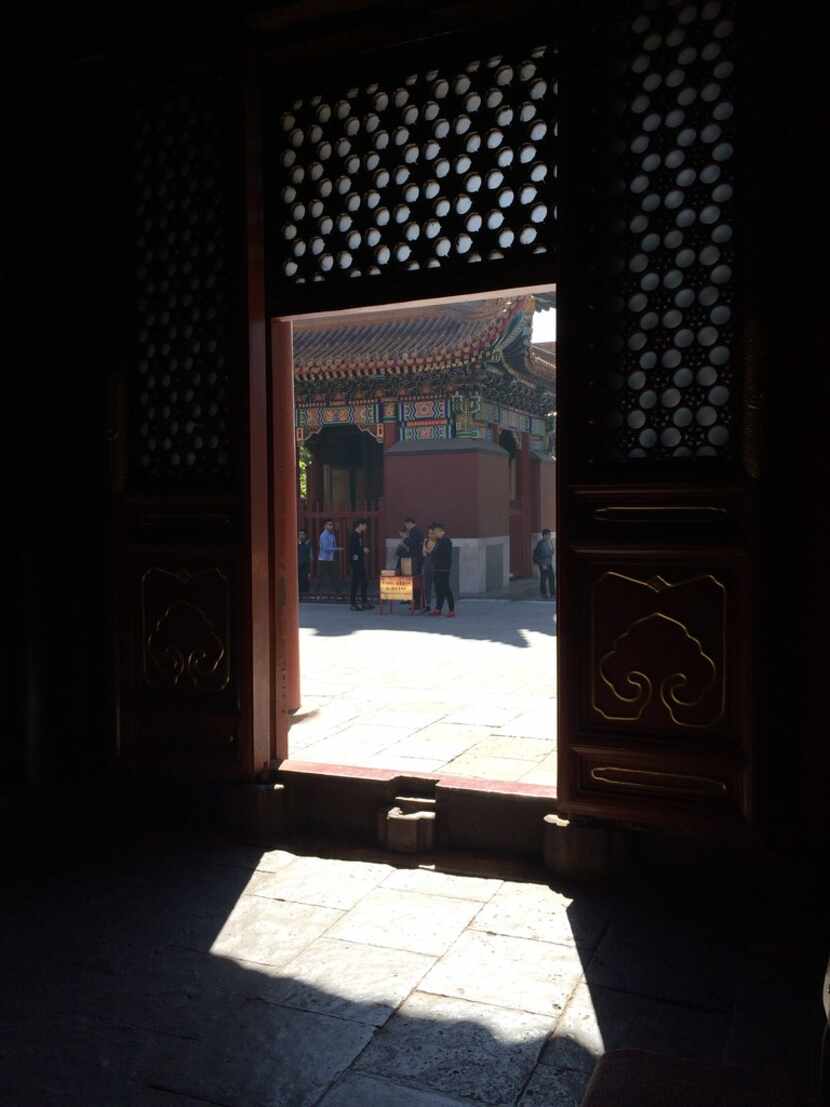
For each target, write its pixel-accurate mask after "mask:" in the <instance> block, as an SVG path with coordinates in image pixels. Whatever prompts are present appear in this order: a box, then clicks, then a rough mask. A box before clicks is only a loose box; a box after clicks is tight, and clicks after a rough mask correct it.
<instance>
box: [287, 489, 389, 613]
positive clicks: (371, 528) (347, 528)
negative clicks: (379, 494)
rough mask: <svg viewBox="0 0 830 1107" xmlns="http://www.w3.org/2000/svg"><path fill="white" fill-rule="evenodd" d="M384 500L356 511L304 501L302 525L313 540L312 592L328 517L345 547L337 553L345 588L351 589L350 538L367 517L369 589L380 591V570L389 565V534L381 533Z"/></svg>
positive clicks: (337, 562)
mask: <svg viewBox="0 0 830 1107" xmlns="http://www.w3.org/2000/svg"><path fill="white" fill-rule="evenodd" d="M382 509H383V503H382V501H380V500H378V501H375V502H372V503H368V504H365V505H363V506H361V507H359V508H358V509H357V510H356V511H326V510H325V509H324V508H322V507H321V506H320V505H319V503H313V504H312V503H310V502H309V501H308V500H302V499H301V500H300V510H299V519H298V526H299V528H300V529H302V530H304V531H305V532H306V534H307V535H308V538H309V540H310V541H311V549H312V555H311V557H312V560H311V581H312V589H311V590H312V592H315V591H316V583H317V578H318V576H319V572H318V566H319V562H318V560H317V557H318V554H319V551H320V533H321V531H322V530H323V526H324V524H325V522H326V520H327V519H331V520H332V521H333V522H334V533H335V535H336V537H337V545H338V546H340V547H342V548H341V549H339V550H338V551H337V553H336V554H335V562H336V564H337V575H338V577H339V579H340V585H341V588H342V589H343V590H344V591H345V590H346V589H347V588H348V579H349V577H350V576H351V568H350V565H349V539H350V538H351V533H352V528H353V526H354V524H355V523H356V521H357V520H358V519H365V520H366V522H367V524H368V526H367V528H366V532H365V534H364V536H363V545H364V546H368V547H369V553H368V555H367V557H366V572H367V573H368V576H369V590H370V591H371V592H375V591H376V590H377V581H378V577H379V576H380V570H381V569H383V568H385V565H386V535H384V534H383V533H382V532H381V518H382V515H383V510H382Z"/></svg>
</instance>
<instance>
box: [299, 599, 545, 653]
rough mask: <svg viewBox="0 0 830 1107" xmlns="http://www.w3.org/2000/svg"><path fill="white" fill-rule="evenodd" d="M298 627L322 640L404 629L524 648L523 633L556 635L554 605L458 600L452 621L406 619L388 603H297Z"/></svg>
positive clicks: (403, 608)
mask: <svg viewBox="0 0 830 1107" xmlns="http://www.w3.org/2000/svg"><path fill="white" fill-rule="evenodd" d="M494 613H495V614H494ZM300 627H301V629H303V630H308V631H311V632H312V633H314V634H318V635H320V636H321V637H326V638H330V637H345V636H348V635H350V634H354V633H355V631H358V630H360V631H365V630H405V631H412V632H415V633H418V634H440V635H442V636H450V637H453V638H459V639H461V640H462V641H467V642H474V641H475V642H496V643H500V644H502V645H505V646H516V647H517V648H519V649H527V648H528V647H529V645H530V643H529V642H528V639H527V637H526V633H525V632H532V633H536V634H549V635H550V636H551V638H555V637H556V604H555V603H554V602H551V601H548V603H547V604H545V603H542V602H541V601H539V602H535V601H534V602H531V603H522V602H520V601H517V602H515V603H511V602H510V601H506V600H502V601H488V600H466V601H465V600H459V601H457V603H456V617H455V618H454V619H448V618H447V617H446V615H443V616H441V617H433V616H431V615H419V614H416V615H411V614H410V612H409V609H408V605H405V604H397V605H392V608H391V611H387V610H386V609H384V611H383V613H381V612H380V609H379V608H378V607H377V606H376V607H375V608H373V609H372V610H369V611H352V610H351V609H350V608H349V607H348V605H346V606H341V605H338V604H307V603H303V604H301V605H300Z"/></svg>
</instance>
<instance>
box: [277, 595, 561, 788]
mask: <svg viewBox="0 0 830 1107" xmlns="http://www.w3.org/2000/svg"><path fill="white" fill-rule="evenodd" d="M457 610H458V615H457V617H456V618H455V619H447V618H441V619H435V618H431V617H429V616H411V615H410V614H409V612H408V608H406V607H404V606H403V605H396V606H394V607H393V611H392V613H391V614H387V613H384V614H383V615H379V614H378V611H377V609H375V610H373V611H366V612H355V611H351V610H350V609H349V608H348V606H347V605H346V606H344V605H337V604H303V605H302V608H301V614H300V649H301V671H302V693H303V710H302V711H301V712H300V714H299V715H298V717H297V719H296V721H295V723H294V725H293V726H292V727H291V732H290V738H289V752H290V756H291V757H292V758H294V759H296V760H302V761H314V762H327V763H330V764H338V765H352V766H356V767H371V768H383V769H395V770H402V771H406V770H408V771H410V772H424V773H434V772H441V773H443V774H445V775H453V776H463V777H480V778H484V779H489V780H500V781H524V782H526V783H532V784H549V785H551V786H553V785H555V783H556V622H555V618H556V616H555V604H554V603H552V602H551V601H543V600H520V601H515V602H512V601H509V600H463V601H461V602H460V603H459V604H458V609H457Z"/></svg>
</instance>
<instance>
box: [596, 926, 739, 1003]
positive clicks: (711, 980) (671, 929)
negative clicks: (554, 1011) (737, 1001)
mask: <svg viewBox="0 0 830 1107" xmlns="http://www.w3.org/2000/svg"><path fill="white" fill-rule="evenodd" d="M655 923H657V919H656V918H655V919H654V921H653V923H652V925H649V926H642V927H640V926H638V925H637V921H636V920H635V919H631V920H618V919H616V918H615V919H614V920H613V921H612V923H611V926H610V928H609V930H608V933H607V934H606V935H605V936H604V938H603V940H602V942H601V943H600V945H599V948H598V949H597V950H596V953H595V954H594V957H593V959H592V960H591V963H590V965H589V966H588V968H587V970H586V977H587V979H588V982H589V983H590V984H591V985H592V986H593V985H599V986H600V987H605V988H612V989H614V990H615V991H620V992H632V993H634V994H637V995H644V996H651V997H652V998H653V999H663V1000H669V1001H672V1002H675V1003H683V1004H687V1005H693V1006H698V1007H704V1008H709V1009H710V1010H717V1011H727V1010H729V1008H730V1007H731V1006H732V1003H733V1000H734V997H735V990H736V984H737V974H738V969H737V966H736V964H735V962H734V960H733V958H732V957H731V956H730V953H729V951H728V949H727V948H726V947H725V946H724V945H722V944H720V943H718V942H716V941H712V940H709V936H708V935H707V934H706V933H701V932H698V931H697V930H696V928H695V927H687V926H684V925H683V924H682V922H681V921H680V920H676V919H674V920H673V919H671V918H669V917H667V918H665V919H664V920H663V924H664V925H663V927H659V926H657V925H654V924H655Z"/></svg>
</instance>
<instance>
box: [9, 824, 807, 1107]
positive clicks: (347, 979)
mask: <svg viewBox="0 0 830 1107" xmlns="http://www.w3.org/2000/svg"><path fill="white" fill-rule="evenodd" d="M60 849H61V847H60V846H59V845H58V844H57V843H56V844H55V845H54V846H53V851H54V852H53V853H52V854H51V856H46V857H44V864H43V866H42V867H37V866H35V867H33V868H30V869H29V870H27V873H26V875H25V876H24V877H22V878H21V879H19V880H16V881H15V883H14V886H13V887H8V888H6V889H5V892H6V896H5V897H4V898H5V899H6V902H7V903H9V904H10V907H9V909H8V910H6V911H5V912H4V917H3V920H2V929H3V931H4V940H3V966H2V967H3V979H4V983H5V988H4V997H3V1001H2V1015H0V1018H2V1047H0V1053H1V1054H2V1066H0V1069H1V1070H2V1075H0V1102H2V1103H3V1104H9V1105H12V1104H14V1107H75V1105H77V1107H197V1105H204V1104H213V1105H220V1107H222V1105H225V1107H257V1105H268V1107H300V1105H303V1107H305V1105H308V1107H311V1105H314V1104H322V1105H324V1107H353V1105H356V1104H360V1103H365V1104H367V1105H375V1104H376V1105H378V1107H461V1105H462V1104H468V1105H469V1104H494V1105H495V1104H500V1105H501V1104H517V1105H520V1107H543V1105H546V1107H577V1105H578V1104H579V1102H580V1099H581V1096H582V1093H583V1090H584V1087H585V1084H586V1082H587V1079H588V1074H589V1072H590V1070H591V1068H592V1067H593V1065H594V1062H595V1060H596V1058H597V1056H599V1055H600V1054H601V1053H602V1052H603V1050H607V1049H612V1048H617V1047H628V1046H633V1047H642V1048H648V1049H652V1050H655V1051H657V1052H661V1053H665V1054H668V1055H670V1056H687V1057H691V1058H695V1059H698V1060H700V1061H701V1062H712V1063H719V1062H721V1061H723V1060H726V1061H732V1062H736V1063H743V1064H749V1065H754V1066H756V1067H758V1066H762V1067H763V1068H764V1069H768V1070H769V1077H770V1087H772V1086H773V1082H774V1081H777V1080H779V1079H781V1078H785V1077H787V1076H790V1077H793V1078H794V1079H795V1080H796V1082H801V1087H802V1091H803V1089H805V1088H807V1087H808V1086H809V1074H808V1072H807V1071H806V1070H805V1069H803V1068H802V1066H803V1065H806V1066H807V1068H809V1065H810V1063H811V1060H814V1058H815V1057H816V1056H817V1040H818V1039H817V1038H816V1034H817V1033H818V1034H820V1030H821V1019H820V1011H819V1006H818V980H819V977H818V976H817V975H814V972H813V969H814V967H815V966H814V963H813V962H814V956H815V952H816V951H817V949H818V947H819V946H820V942H819V941H817V938H819V937H820V935H819V934H817V933H816V929H817V927H819V925H820V924H823V921H824V920H823V919H822V917H821V916H820V915H819V914H818V913H817V912H816V911H815V904H814V903H813V902H812V900H811V899H810V895H811V888H810V887H809V886H808V885H807V883H806V878H805V883H804V884H802V886H801V892H802V893H803V894H802V896H801V899H800V901H799V903H798V910H797V912H796V911H795V910H794V908H793V897H792V896H791V895H789V894H784V895H780V894H779V893H778V890H777V888H770V889H769V892H768V894H761V895H758V894H756V895H755V898H754V899H752V900H749V899H746V898H745V896H744V894H743V892H742V891H739V890H738V889H736V887H735V882H734V880H733V881H732V882H731V886H730V884H729V882H727V881H721V880H720V879H719V878H716V877H715V878H713V879H712V880H711V881H710V882H709V884H708V885H707V886H706V887H703V886H701V884H700V882H699V881H698V880H697V879H696V878H695V883H694V884H689V883H687V882H686V881H685V880H684V879H683V878H682V875H681V878H680V879H677V878H676V874H672V875H671V876H670V877H669V878H668V879H667V878H666V873H665V871H664V872H663V874H662V876H659V875H657V874H655V873H652V875H651V876H648V874H645V877H644V879H641V880H639V881H637V882H636V883H631V882H629V883H628V884H627V885H626V887H625V888H619V887H617V888H611V887H603V888H597V887H590V888H589V887H584V888H579V887H565V886H562V885H560V884H559V883H554V884H553V885H551V884H549V883H547V882H546V879H545V877H544V875H543V874H542V873H541V872H540V871H539V870H538V869H537V868H536V867H535V866H533V865H528V864H525V863H523V862H518V861H509V860H503V861H493V860H492V859H486V858H475V857H459V856H450V857H440V856H439V857H436V858H429V859H421V863H422V864H424V863H426V864H427V866H428V867H427V868H419V867H418V866H417V865H416V863H415V862H414V861H413V860H410V859H404V860H403V861H402V862H400V863H399V862H398V861H397V860H396V859H395V858H394V857H393V856H390V855H388V854H379V853H376V852H374V851H371V850H356V849H349V848H341V849H332V848H330V847H327V846H325V845H324V844H322V843H314V842H309V841H308V840H305V841H304V842H302V843H294V844H291V843H286V848H285V849H280V850H272V851H266V852H263V851H260V850H258V849H248V848H244V847H234V846H230V845H226V844H223V843H221V842H216V841H215V840H214V841H206V840H204V839H197V840H193V839H190V840H185V839H183V838H182V837H181V836H171V835H157V836H155V837H153V838H148V839H145V840H144V841H142V842H141V843H139V844H137V845H134V846H132V847H129V848H126V847H125V848H123V849H119V850H114V851H113V852H112V854H111V855H110V856H109V857H107V856H100V857H99V859H98V860H93V861H90V862H88V863H83V864H82V863H78V864H67V863H66V860H65V858H64V857H63V856H61V854H60ZM59 870H63V871H59ZM458 874H462V876H460V877H459V875H458ZM690 875H692V874H690ZM407 897H409V898H407ZM471 897H477V898H471ZM401 903H403V904H405V905H407V904H408V905H409V907H408V908H407V910H409V911H410V913H409V914H406V912H403V913H401V912H402V908H401V906H400V905H401ZM396 911H397V912H398V915H397V916H395V912H396ZM418 912H421V914H418ZM385 913H386V914H385ZM387 916H388V918H387ZM413 919H414V920H415V921H416V922H417V920H419V919H420V920H421V921H420V922H417V925H415V924H414V923H413ZM385 922H388V924H389V926H388V928H387V929H384V926H385ZM372 928H374V929H372ZM824 952H825V953H826V951H824ZM814 1008H815V1011H816V1014H815V1018H813V1017H811V1012H812V1011H813V1009H814ZM814 1038H815V1041H814V1040H813V1039H814ZM804 1094H806V1093H804ZM769 1102H770V1103H784V1102H787V1100H786V1099H770V1101H769ZM799 1102H801V1103H804V1104H806V1103H808V1102H810V1100H809V1099H807V1098H804V1099H802V1100H800V1101H799ZM701 1107H702V1105H701ZM741 1107H745V1105H744V1104H742V1105H741Z"/></svg>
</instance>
